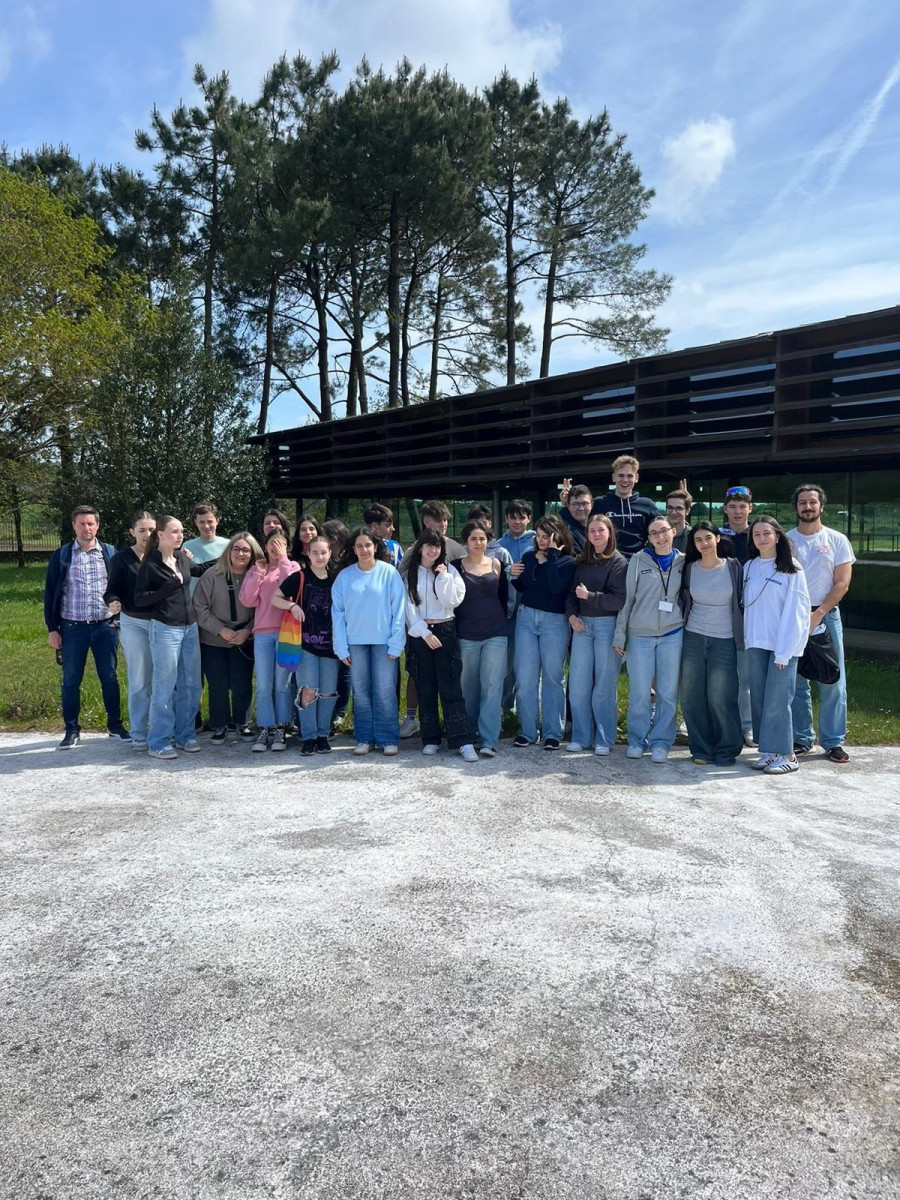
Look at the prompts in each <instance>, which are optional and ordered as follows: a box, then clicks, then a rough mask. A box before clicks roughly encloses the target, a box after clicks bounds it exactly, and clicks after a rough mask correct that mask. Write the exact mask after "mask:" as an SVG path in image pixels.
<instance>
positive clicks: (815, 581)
mask: <svg viewBox="0 0 900 1200" xmlns="http://www.w3.org/2000/svg"><path fill="white" fill-rule="evenodd" d="M788 537H789V538H790V539H791V545H792V547H793V550H794V558H796V559H797V561H798V562H799V564H800V566H801V567H802V568H803V570H804V571H805V572H806V586H807V587H808V588H809V599H810V603H811V604H812V606H813V608H818V607H819V605H820V604H821V603H822V601H823V600H824V599H825V597H826V596H827V595H828V593H829V592H830V591H831V589H832V587H833V586H834V568H835V567H839V566H841V565H842V564H843V563H855V562H856V555H855V554H854V553H853V547H852V546H851V545H850V542H849V541H848V540H847V538H845V537H844V535H843V534H842V533H838V531H837V530H836V529H827V528H826V527H824V526H823V527H822V528H821V529H820V530H819V532H818V533H800V531H799V530H798V529H789V530H788Z"/></svg>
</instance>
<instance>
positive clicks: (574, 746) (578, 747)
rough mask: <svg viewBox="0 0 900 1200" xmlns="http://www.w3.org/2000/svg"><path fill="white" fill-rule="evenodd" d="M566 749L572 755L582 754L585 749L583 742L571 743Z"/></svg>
mask: <svg viewBox="0 0 900 1200" xmlns="http://www.w3.org/2000/svg"><path fill="white" fill-rule="evenodd" d="M566 749H567V750H568V752H569V753H570V754H581V752H582V751H583V750H584V749H585V747H584V746H582V744H581V742H569V744H568V746H566Z"/></svg>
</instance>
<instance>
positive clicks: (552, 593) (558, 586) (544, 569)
mask: <svg viewBox="0 0 900 1200" xmlns="http://www.w3.org/2000/svg"><path fill="white" fill-rule="evenodd" d="M522 563H523V564H524V567H525V570H524V571H523V572H522V574H521V575H517V576H516V577H515V578H514V579H513V581H512V585H513V587H514V588H515V589H516V591H517V592H521V594H522V603H523V604H524V605H525V607H526V608H536V609H539V610H540V611H541V612H554V613H565V611H566V596H567V594H568V591H569V588H570V587H571V585H572V578H573V576H574V575H575V559H574V558H573V557H572V556H571V554H563V553H562V551H561V550H548V551H547V561H546V562H545V563H539V562H538V560H537V551H536V550H529V551H528V552H527V553H526V554H523V555H522Z"/></svg>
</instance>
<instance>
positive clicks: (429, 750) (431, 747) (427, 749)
mask: <svg viewBox="0 0 900 1200" xmlns="http://www.w3.org/2000/svg"><path fill="white" fill-rule="evenodd" d="M438 750H440V746H435V744H434V742H429V743H428V745H427V746H423V747H422V753H423V754H437V752H438Z"/></svg>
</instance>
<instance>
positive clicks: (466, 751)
mask: <svg viewBox="0 0 900 1200" xmlns="http://www.w3.org/2000/svg"><path fill="white" fill-rule="evenodd" d="M459 753H460V757H461V758H462V759H463V761H464V762H478V751H477V750H476V749H475V747H474V746H473V745H472V743H471V742H469V743H468V744H467V745H465V746H460V748H459Z"/></svg>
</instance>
